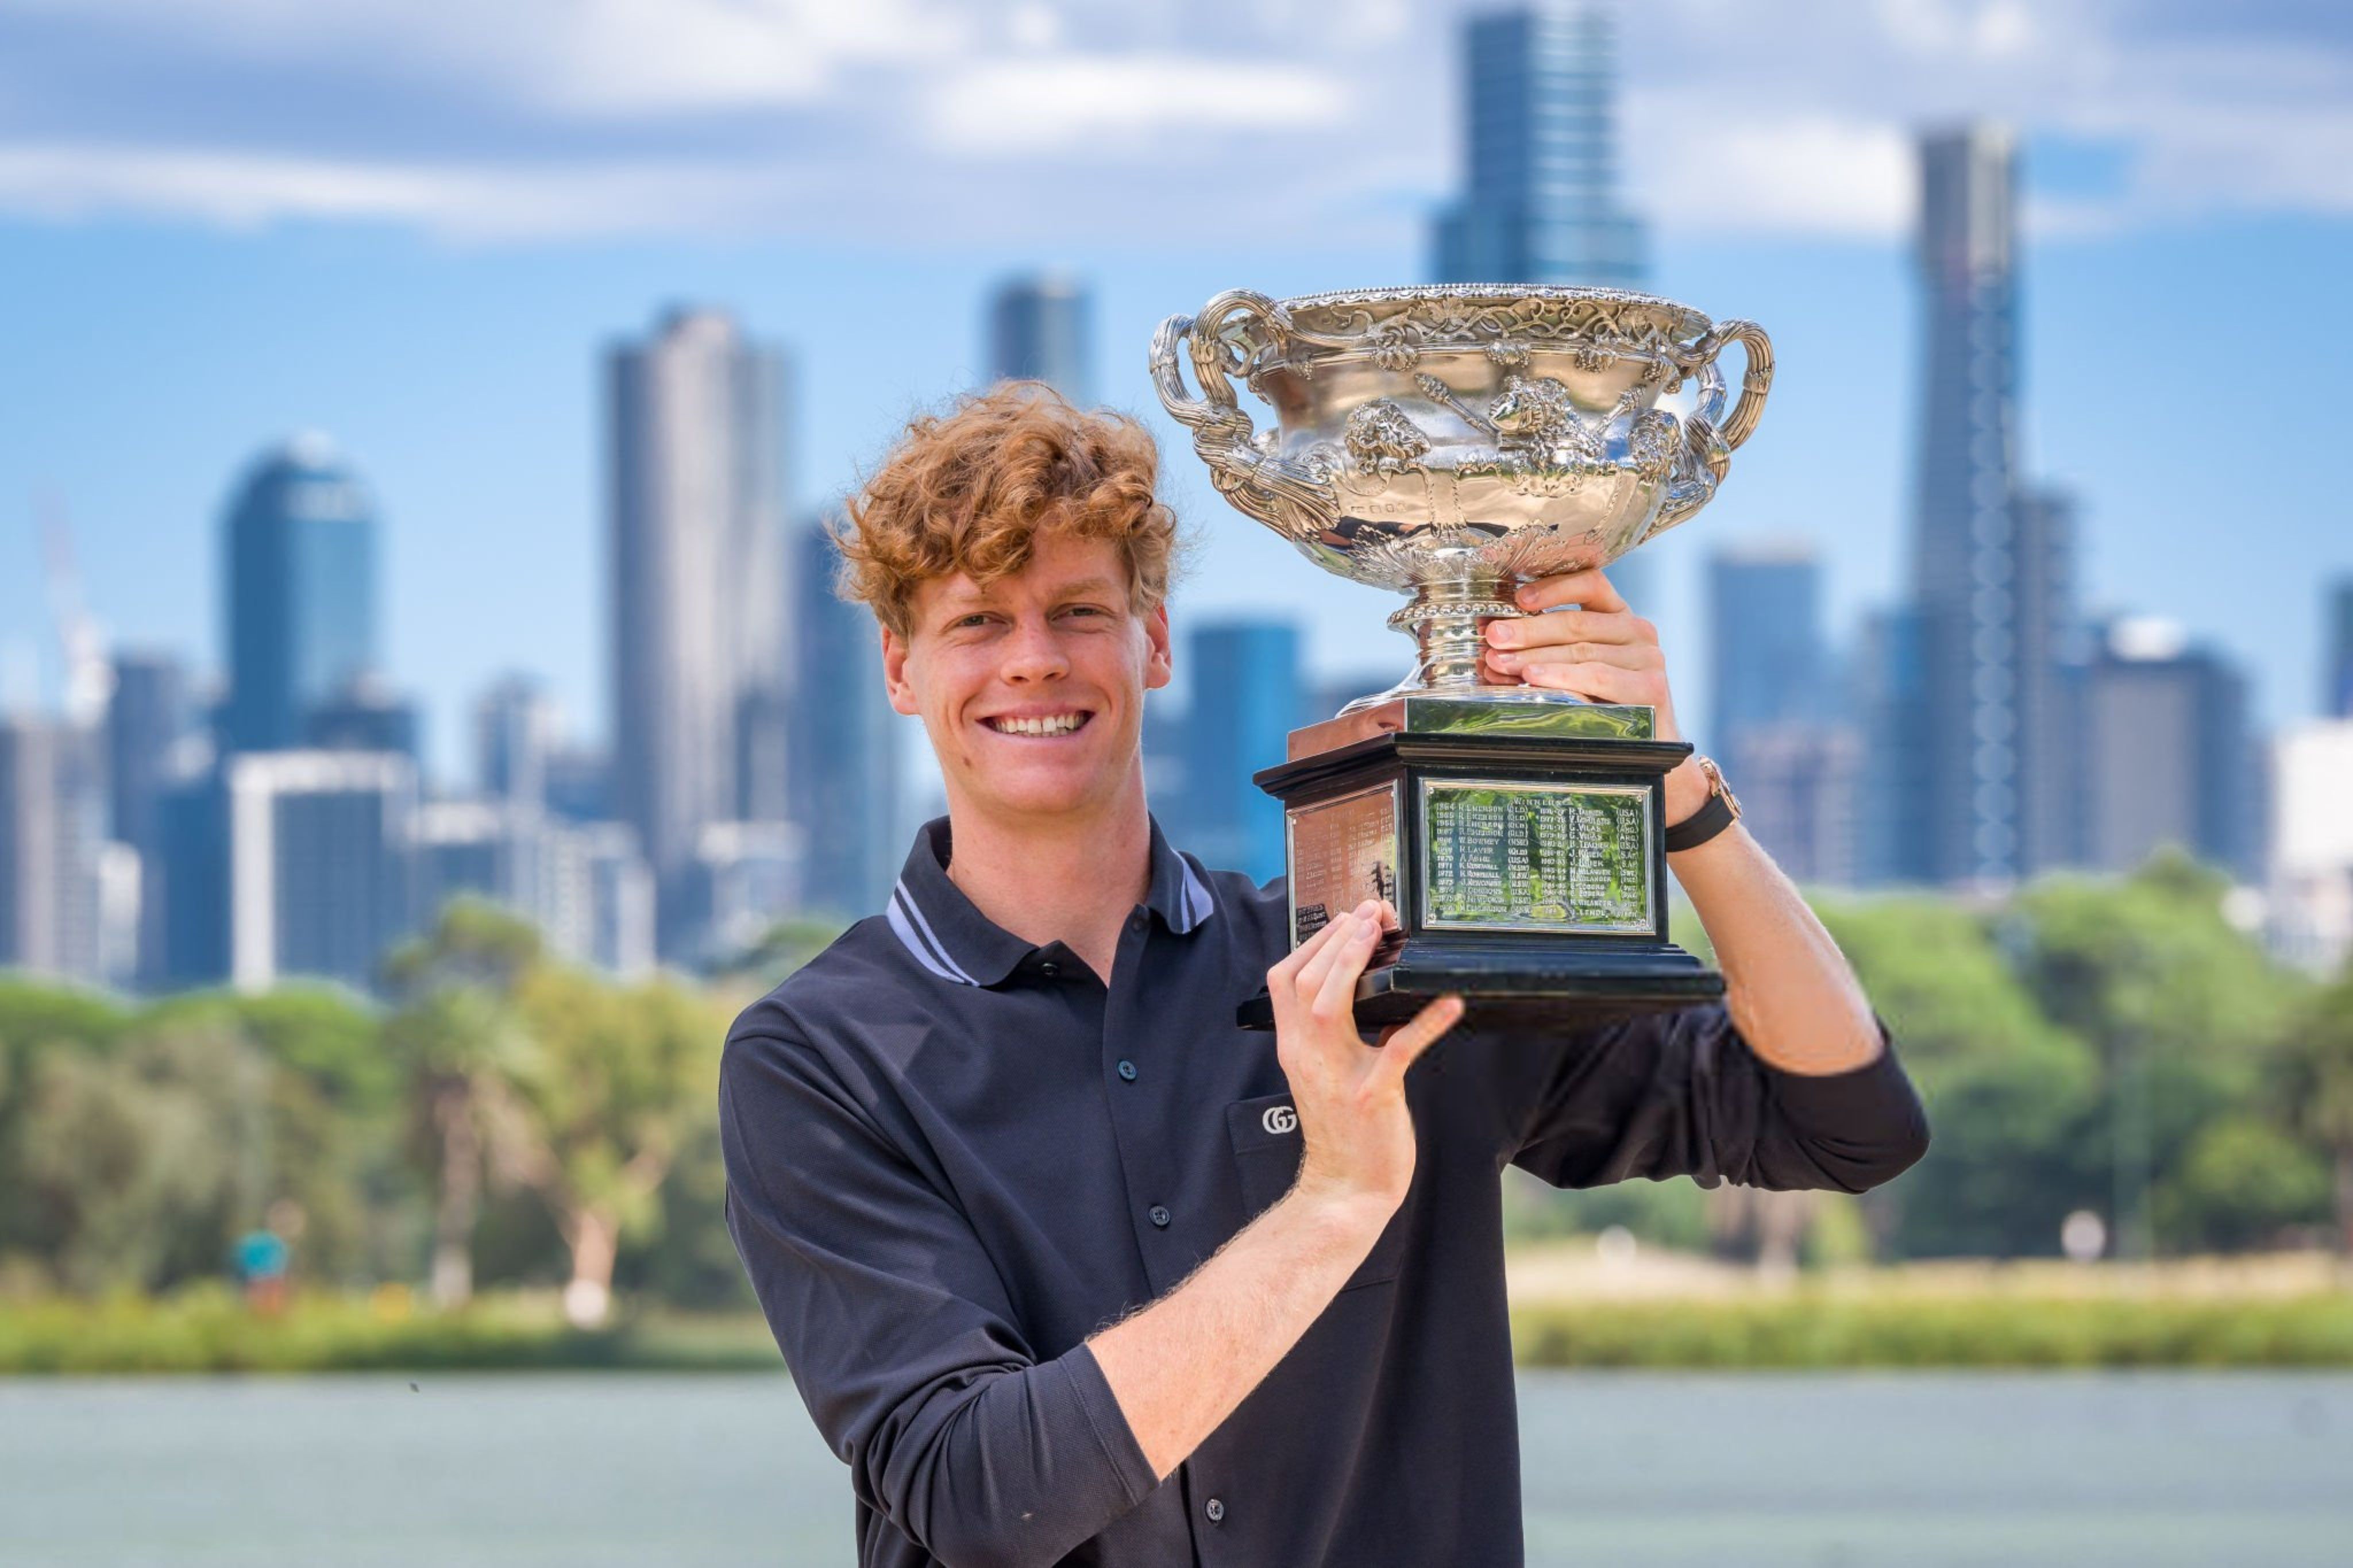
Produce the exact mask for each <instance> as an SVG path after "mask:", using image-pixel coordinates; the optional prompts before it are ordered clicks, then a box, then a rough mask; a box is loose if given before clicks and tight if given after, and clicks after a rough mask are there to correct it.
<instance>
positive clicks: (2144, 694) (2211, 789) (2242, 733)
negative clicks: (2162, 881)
mask: <svg viewBox="0 0 2353 1568" xmlns="http://www.w3.org/2000/svg"><path fill="white" fill-rule="evenodd" d="M2086 708H2087V710H2088V715H2089V723H2088V726H2087V730H2086V735H2085V739H2086V741H2087V742H2088V757H2089V763H2090V765H2089V768H2088V770H2087V775H2086V788H2085V794H2086V795H2087V807H2088V823H2089V828H2090V840H2089V844H2088V846H2087V847H2088V851H2089V853H2088V859H2089V862H2090V864H2091V865H2092V866H2094V868H2098V869H2100V870H2105V871H2119V872H2121V871H2129V870H2132V869H2133V868H2135V867H2137V866H2138V865H2140V864H2141V863H2142V862H2143V861H2145V860H2147V858H2149V856H2150V855H2151V854H2153V853H2155V852H2156V851H2158V849H2160V848H2163V847H2167V846H2168V845H2170V846H2173V847H2178V848H2181V849H2185V850H2188V851H2189V852H2190V853H2192V854H2194V855H2196V856H2197V857H2198V858H2200V859H2202V860H2205V861H2208V862H2210V863H2211V864H2213V865H2216V866H2219V867H2221V868H2224V869H2226V870H2228V871H2230V872H2231V873H2232V875H2233V876H2235V877H2237V878H2239V879H2242V880H2246V881H2253V880H2256V879H2259V877H2260V876H2261V866H2262V857H2263V821H2262V811H2263V804H2262V801H2261V799H2260V796H2259V795H2258V793H2257V784H2258V782H2259V773H2258V771H2257V765H2256V764H2257V752H2256V749H2255V744H2254V737H2253V732H2252V731H2251V730H2250V728H2249V715H2248V710H2247V683H2246V679H2245V677H2244V676H2242V674H2241V673H2240V672H2239V670H2238V668H2237V667H2236V666H2234V665H2233V664H2232V663H2231V662H2230V661H2229V660H2228V659H2226V658H2223V657H2222V656H2221V654H2219V653H2217V652H2215V651H2214V650H2213V649H2211V648H2206V647H2194V646H2192V645H2191V644H2190V643H2189V640H2188V638H2187V637H2185V636H2184V634H2183V633H2182V631H2181V628H2180V627H2179V626H2174V625H2172V624H2171V623H2169V622H2165V621H2159V620H2156V619H2151V618H2140V619H2134V620H2126V621H2118V622H2116V623H2115V624H2113V625H2112V626H2109V627H2108V628H2107V630H2106V635H2105V637H2103V638H2102V641H2101V646H2100V647H2099V650H2098V654H2097V657H2096V658H2095V659H2094V663H2093V665H2092V668H2091V674H2090V686H2089V691H2088V694H2087V701H2086Z"/></svg>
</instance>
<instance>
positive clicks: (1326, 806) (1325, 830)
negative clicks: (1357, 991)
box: [1283, 780, 1399, 947]
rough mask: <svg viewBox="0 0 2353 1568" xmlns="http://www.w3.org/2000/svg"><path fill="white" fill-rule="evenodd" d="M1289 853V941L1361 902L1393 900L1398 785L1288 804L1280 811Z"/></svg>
mask: <svg viewBox="0 0 2353 1568" xmlns="http://www.w3.org/2000/svg"><path fill="white" fill-rule="evenodd" d="M1283 826H1284V831H1285V833H1286V835H1287V836H1288V837H1289V839H1290V850H1291V941H1292V945H1293V946H1294V947H1295V946H1297V945H1298V944H1299V943H1301V942H1305V941H1306V940H1307V939H1308V938H1309V937H1311V936H1314V934H1315V933H1316V932H1317V931H1321V930H1323V929H1324V926H1325V925H1327V924H1329V923H1330V922H1331V920H1332V917H1333V916H1334V915H1335V914H1338V913H1340V912H1342V911H1344V910H1353V909H1355V908H1356V906H1357V905H1358V904H1360V903H1363V902H1364V901H1365V900H1366V899H1386V900H1388V901H1389V902H1390V903H1392V904H1394V903H1396V902H1397V896H1398V836H1399V834H1398V786H1397V783H1396V781H1395V780H1391V781H1390V782H1388V783H1387V784H1379V785H1377V786H1376V787H1374V788H1372V789H1365V790H1357V791H1356V792H1355V793H1353V794H1350V795H1339V796H1336V797H1335V798H1333V799H1330V800H1320V801H1317V802H1315V803H1314V805H1294V806H1293V807H1291V808H1290V809H1289V810H1287V811H1286V812H1284V813H1283Z"/></svg>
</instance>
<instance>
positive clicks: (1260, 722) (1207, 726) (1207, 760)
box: [1162, 619, 1328, 882]
mask: <svg viewBox="0 0 2353 1568" xmlns="http://www.w3.org/2000/svg"><path fill="white" fill-rule="evenodd" d="M1190 652H1191V655H1192V658H1191V664H1192V678H1191V699H1190V704H1191V705H1190V706H1189V707H1188V708H1187V710H1186V714H1185V729H1184V735H1185V741H1184V756H1185V765H1184V769H1183V773H1184V786H1183V795H1182V796H1181V809H1180V811H1179V812H1178V813H1176V816H1177V822H1176V823H1170V822H1168V821H1166V818H1165V816H1164V820H1163V824H1162V826H1163V829H1164V831H1167V832H1170V833H1171V834H1172V835H1173V836H1175V837H1176V841H1177V843H1178V844H1179V845H1180V846H1181V847H1184V848H1187V849H1190V850H1192V851H1193V852H1194V853H1195V854H1197V855H1198V856H1199V857H1200V858H1202V859H1203V860H1204V861H1206V862H1208V864H1209V865H1211V866H1213V867H1221V868H1230V869H1234V870H1239V871H1247V872H1249V873H1250V875H1251V876H1252V877H1255V878H1257V879H1259V880H1260V881H1261V882H1262V881H1265V880H1267V879H1269V878H1271V877H1279V876H1281V875H1282V870H1283V864H1284V854H1283V832H1282V805H1280V804H1279V803H1278V802H1277V801H1276V800H1275V799H1274V797H1273V796H1271V795H1268V794H1267V793H1266V792H1265V791H1264V790H1261V789H1260V788H1259V787H1258V785H1256V784H1252V783H1251V782H1250V775H1251V774H1252V773H1256V772H1258V771H1259V770H1260V769H1261V768H1271V767H1272V766H1273V765H1274V764H1275V763H1280V762H1282V760H1283V757H1284V754H1285V752H1286V749H1287V748H1286V742H1287V740H1288V738H1289V736H1290V734H1291V731H1293V730H1294V729H1297V728H1298V727H1299V726H1300V724H1301V723H1302V722H1303V721H1304V719H1305V717H1306V715H1305V714H1304V713H1303V711H1302V710H1303V707H1304V706H1305V704H1304V702H1303V698H1302V688H1301V679H1300V668H1299V628H1298V627H1297V626H1293V624H1292V623H1290V622H1289V621H1276V620H1254V619H1237V620H1226V621H1212V622H1209V623H1208V624H1206V625H1203V626H1198V627H1196V628H1195V629H1194V632H1193V635H1192V637H1191V639H1190ZM1316 717H1319V718H1322V717H1328V715H1322V714H1319V715H1316ZM1178 824H1181V830H1180V828H1179V826H1178Z"/></svg>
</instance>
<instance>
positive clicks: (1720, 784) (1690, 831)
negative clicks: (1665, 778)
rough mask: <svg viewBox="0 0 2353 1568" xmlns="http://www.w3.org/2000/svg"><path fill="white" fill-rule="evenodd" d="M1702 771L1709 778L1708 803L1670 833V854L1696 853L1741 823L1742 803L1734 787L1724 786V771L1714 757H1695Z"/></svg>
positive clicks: (1670, 829) (1668, 838)
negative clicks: (1711, 840)
mask: <svg viewBox="0 0 2353 1568" xmlns="http://www.w3.org/2000/svg"><path fill="white" fill-rule="evenodd" d="M1692 760H1693V761H1694V762H1696V763H1699V771H1700V772H1701V773H1705V774H1706V775H1707V801H1706V804H1704V805H1702V806H1701V807H1700V808H1699V809H1698V810H1697V811H1694V812H1693V813H1692V814H1691V815H1690V816H1686V817H1684V818H1683V820H1682V821H1681V822H1678V823H1676V824H1675V825H1674V826H1672V827H1670V828H1668V829H1667V853H1668V854H1670V855H1672V854H1673V853H1675V852H1676V851H1677V850H1679V849H1696V848H1698V847H1700V846H1701V845H1703V844H1704V843H1706V842H1707V841H1708V840H1709V839H1711V838H1713V837H1715V836H1716V835H1717V834H1719V833H1721V832H1723V831H1724V830H1725V828H1727V827H1729V826H1732V825H1733V824H1734V823H1736V822H1737V821H1739V820H1740V802H1739V801H1738V800H1737V799H1736V798H1735V796H1734V795H1733V793H1732V789H1731V786H1729V785H1727V784H1725V782H1724V770H1723V769H1722V768H1719V767H1717V766H1716V765H1715V758H1713V757H1694V758H1693V759H1692Z"/></svg>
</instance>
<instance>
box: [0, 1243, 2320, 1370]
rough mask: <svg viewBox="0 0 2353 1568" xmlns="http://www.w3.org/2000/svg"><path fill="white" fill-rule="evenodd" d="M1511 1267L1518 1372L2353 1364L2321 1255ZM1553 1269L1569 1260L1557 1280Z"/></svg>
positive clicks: (624, 1330) (387, 1310) (160, 1365)
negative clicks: (1833, 1266) (1789, 1277)
mask: <svg viewBox="0 0 2353 1568" xmlns="http://www.w3.org/2000/svg"><path fill="white" fill-rule="evenodd" d="M1534 1261H1535V1264H1536V1265H1537V1266H1536V1267H1529V1266H1528V1259H1526V1258H1525V1256H1524V1257H1523V1258H1515V1260H1514V1300H1513V1306H1512V1325H1513V1338H1514V1348H1515V1350H1516V1352H1517V1354H1518V1357H1519V1360H1520V1362H1521V1363H1522V1364H1523V1365H1526V1366H1546V1367H1649V1368H1680V1367H1691V1368H1700V1367H1710V1368H1734V1367H1775V1368H1820V1369H1830V1368H1840V1367H2160V1366H2164V1367H2323V1366H2336V1367H2353V1289H2347V1288H2346V1286H2345V1285H2344V1284H2343V1283H2342V1282H2341V1280H2342V1278H2343V1277H2342V1276H2341V1275H2338V1274H2337V1273H2335V1272H2334V1271H2333V1270H2332V1269H2331V1268H2329V1267H2328V1266H2327V1264H2326V1262H2325V1260H2311V1261H2309V1262H2294V1263H2290V1264H2286V1265H2284V1266H2281V1267H2256V1268H2247V1267H2244V1266H2242V1265H2239V1264H2237V1263H2235V1262H2234V1263H2232V1264H2230V1265H2228V1266H2225V1267H2219V1268H2218V1267H2216V1266H2212V1265H2202V1264H2184V1265H2167V1266H2160V1267H2158V1268H2140V1269H2127V1268H2115V1269H2098V1270H2089V1271H2086V1270H2080V1269H2063V1268H2043V1267H2041V1266H2035V1265H2011V1266H1987V1265H1965V1266H1952V1265H1935V1266H1923V1267H1919V1268H1897V1269H1883V1270H1873V1271H1867V1272H1855V1273H1843V1274H1837V1275H1830V1276H1807V1277H1801V1278H1800V1279H1797V1280H1794V1281H1788V1282H1783V1283H1779V1284H1771V1283H1762V1282H1759V1281H1757V1279H1755V1278H1754V1277H1753V1276H1750V1275H1746V1274H1745V1273H1742V1272H1739V1271H1720V1272H1713V1273H1711V1272H1706V1271H1704V1269H1702V1268H1697V1267H1694V1266H1690V1265H1689V1261H1688V1260H1683V1261H1681V1262H1671V1263H1670V1264H1669V1265H1668V1266H1667V1267H1665V1268H1662V1269H1661V1270H1659V1271H1656V1272H1647V1273H1646V1272H1635V1273H1629V1272H1627V1271H1625V1270H1622V1269H1611V1268H1598V1269H1595V1268H1577V1267H1575V1264H1576V1258H1575V1256H1574V1255H1573V1254H1570V1255H1566V1256H1563V1257H1559V1258H1550V1259H1547V1258H1544V1257H1541V1256H1539V1257H1538V1258H1535V1260H1534ZM1547 1262H1551V1263H1556V1264H1566V1265H1568V1266H1569V1267H1567V1268H1555V1269H1553V1270H1552V1271H1550V1272H1547V1271H1546V1268H1545V1267H1543V1265H1545V1264H1546V1263H1547ZM780 1367H781V1363H780V1361H779V1358H778V1357H777V1354H776V1345H775V1342H773V1341H772V1340H771V1339H770V1338H769V1337H768V1331H767V1326H766V1325H765V1323H763V1322H762V1321H760V1320H759V1319H758V1318H757V1317H754V1316H749V1315H744V1316H704V1317H696V1316H689V1315H681V1314H673V1313H659V1312H651V1313H635V1314H624V1315H623V1316H622V1317H621V1318H620V1319H619V1320H618V1321H616V1323H615V1324H614V1325H613V1326H612V1327H610V1328H607V1329H603V1330H599V1331H594V1332H586V1331H580V1330H577V1329H574V1328H571V1327H570V1326H568V1325H567V1324H565V1321H564V1320H563V1316H562V1314H561V1312H560V1311H559V1310H557V1307H556V1303H555V1301H554V1298H553V1297H552V1296H545V1295H523V1294H502V1295H498V1296H493V1297H489V1298H485V1299H483V1300H480V1301H478V1302H476V1303H475V1304H474V1305H473V1306H471V1307H470V1308H468V1309H466V1310H463V1311H458V1312H435V1311H431V1310H425V1309H423V1308H421V1307H419V1306H417V1304H415V1303H414V1302H412V1301H411V1300H410V1299H409V1297H408V1295H407V1293H406V1292H405V1291H402V1290H398V1289H386V1290H380V1291H377V1292H376V1293H375V1294H374V1295H373V1296H336V1295H326V1294H311V1295H306V1296H301V1297H297V1298H296V1299H295V1300H293V1301H291V1302H290V1304H289V1305H288V1306H287V1308H286V1309H285V1310H283V1311H282V1312H280V1313H278V1314H275V1315H269V1316H263V1315H257V1314H255V1313H253V1312H251V1311H248V1310H247V1309H246V1307H245V1306H244V1304H243V1303H242V1302H240V1301H239V1300H237V1299H236V1297H234V1296H233V1295H232V1294H230V1293H229V1292H228V1291H227V1290H225V1289H219V1288H216V1287H207V1288H201V1289H191V1290H186V1291H183V1292H180V1293H178V1294H176V1295H174V1296H172V1297H168V1298H165V1299H162V1300H147V1299H140V1298H132V1297H124V1298H116V1299H111V1300H103V1301H81V1300H70V1299H64V1298H55V1297H51V1298H40V1299H35V1300H10V1299H6V1298H0V1376H7V1375H17V1376H22V1375H42V1374H60V1373H62V1374H72V1373H243V1372H258V1373H302V1372H366V1371H386V1372H396V1371H409V1372H421V1371H437V1370H438V1371H458V1370H491V1369H504V1370H519V1371H520V1370H531V1369H551V1368H583V1369H610V1370H641V1371H667V1372H683V1371H760V1372H773V1371H776V1370H779V1369H780Z"/></svg>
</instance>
